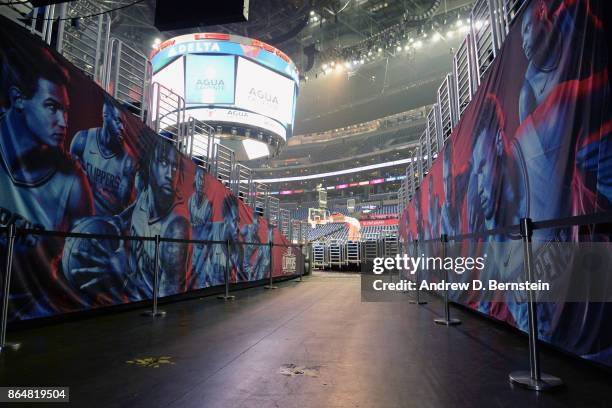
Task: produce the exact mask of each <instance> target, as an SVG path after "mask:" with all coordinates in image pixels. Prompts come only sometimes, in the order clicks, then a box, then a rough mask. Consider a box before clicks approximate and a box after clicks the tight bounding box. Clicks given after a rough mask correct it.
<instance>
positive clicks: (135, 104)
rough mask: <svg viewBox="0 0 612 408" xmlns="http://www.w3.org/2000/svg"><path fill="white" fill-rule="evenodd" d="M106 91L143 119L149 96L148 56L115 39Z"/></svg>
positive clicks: (109, 54)
mask: <svg viewBox="0 0 612 408" xmlns="http://www.w3.org/2000/svg"><path fill="white" fill-rule="evenodd" d="M105 66H107V67H108V69H107V73H106V77H105V88H106V90H107V91H108V92H109V93H110V94H111V95H113V96H114V97H115V99H117V100H119V101H121V102H123V104H124V105H126V106H127V107H128V108H129V109H130V110H131V111H132V112H133V113H134V114H136V115H138V116H140V117H141V118H144V115H145V112H146V110H145V109H143V107H145V106H147V100H148V98H149V83H150V82H151V63H150V62H149V59H148V58H147V56H146V55H144V54H142V53H141V52H140V51H138V50H136V49H134V48H132V47H130V46H129V45H127V44H125V43H124V42H123V41H121V40H119V39H117V38H112V39H111V40H110V46H109V51H108V62H107V63H106V64H105Z"/></svg>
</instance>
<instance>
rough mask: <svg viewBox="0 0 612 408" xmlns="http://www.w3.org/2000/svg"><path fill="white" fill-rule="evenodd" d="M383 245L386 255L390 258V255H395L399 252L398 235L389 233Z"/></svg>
mask: <svg viewBox="0 0 612 408" xmlns="http://www.w3.org/2000/svg"><path fill="white" fill-rule="evenodd" d="M383 247H384V251H385V252H384V253H385V257H387V258H389V257H394V256H395V255H397V254H398V248H399V247H398V242H397V235H388V236H386V237H384V238H383Z"/></svg>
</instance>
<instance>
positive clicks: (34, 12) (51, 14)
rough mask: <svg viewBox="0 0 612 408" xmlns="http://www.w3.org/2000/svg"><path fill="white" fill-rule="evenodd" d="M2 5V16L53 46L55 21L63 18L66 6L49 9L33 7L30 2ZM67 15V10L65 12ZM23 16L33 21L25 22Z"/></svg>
mask: <svg viewBox="0 0 612 408" xmlns="http://www.w3.org/2000/svg"><path fill="white" fill-rule="evenodd" d="M4 3H6V4H3V5H0V14H1V15H3V16H5V17H7V18H8V19H10V20H11V21H13V22H14V23H16V24H18V25H20V26H21V27H23V28H25V29H26V30H28V31H29V32H30V33H31V34H32V35H35V36H37V37H40V38H41V39H42V40H43V41H44V42H46V43H47V44H51V38H52V33H53V24H52V21H53V19H54V18H55V17H56V16H57V17H60V18H61V17H62V9H63V6H65V5H63V4H62V5H58V8H56V6H55V5H54V4H53V5H51V6H47V7H33V6H32V4H31V3H30V2H18V1H13V2H4ZM63 12H64V13H65V10H64V11H63ZM23 16H31V20H28V21H24V18H23Z"/></svg>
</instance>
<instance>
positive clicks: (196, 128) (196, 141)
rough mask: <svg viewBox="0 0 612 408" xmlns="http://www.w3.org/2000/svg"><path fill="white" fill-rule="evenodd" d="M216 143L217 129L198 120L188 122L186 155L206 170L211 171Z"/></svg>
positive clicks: (191, 119) (192, 119)
mask: <svg viewBox="0 0 612 408" xmlns="http://www.w3.org/2000/svg"><path fill="white" fill-rule="evenodd" d="M214 141H215V129H214V128H213V127H212V126H210V125H208V124H206V123H204V122H201V121H199V120H197V119H194V118H191V117H190V118H189V120H188V121H187V136H186V140H185V151H186V154H187V155H188V156H189V157H190V158H191V159H193V160H194V161H195V162H197V163H198V164H200V165H201V166H203V167H204V168H206V169H210V166H211V165H212V160H211V159H210V158H211V157H212V155H213V146H214Z"/></svg>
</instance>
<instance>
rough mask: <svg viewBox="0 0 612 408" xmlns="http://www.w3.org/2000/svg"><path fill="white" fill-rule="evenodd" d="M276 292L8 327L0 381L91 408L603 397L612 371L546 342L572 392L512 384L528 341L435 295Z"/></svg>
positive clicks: (321, 278)
mask: <svg viewBox="0 0 612 408" xmlns="http://www.w3.org/2000/svg"><path fill="white" fill-rule="evenodd" d="M279 286H280V288H279V289H278V290H275V291H265V290H264V289H263V288H255V289H249V290H245V291H240V292H236V295H237V300H236V301H235V302H233V303H222V302H220V301H218V300H217V299H215V298H214V297H212V298H210V297H208V298H202V299H195V300H189V301H183V302H177V303H174V304H170V305H164V306H163V307H162V308H163V309H164V310H166V311H167V312H168V315H167V317H165V318H162V319H159V320H155V321H152V320H151V319H148V318H144V317H141V316H139V311H134V310H132V311H127V312H122V313H115V314H112V315H104V316H101V317H96V318H89V319H83V320H80V321H74V322H67V323H61V324H56V325H48V326H46V327H39V328H31V329H22V330H18V331H14V330H13V331H9V336H8V337H9V340H12V341H20V342H22V348H21V350H20V351H18V352H16V353H10V354H3V355H2V356H0V384H2V385H19V386H26V385H30V386H35V385H36V386H43V385H45V386H50V385H57V386H70V400H71V406H86V407H98V406H100V407H102V406H103V407H232V408H234V407H257V408H260V407H317V408H319V407H377V408H378V407H458V406H469V407H471V406H478V407H481V406H486V407H493V406H496V407H497V406H499V407H531V406H542V407H577V406H589V407H596V406H606V404H609V400H608V398H609V395H610V392H611V391H612V376H610V375H609V374H606V373H603V372H602V371H601V370H599V369H596V368H593V367H591V366H589V365H587V364H586V363H584V362H581V361H578V360H577V359H575V358H571V357H565V356H562V355H560V354H559V353H556V352H553V351H550V350H543V353H542V365H543V367H544V369H545V370H546V371H548V372H550V373H552V374H555V375H558V376H561V377H562V378H563V379H564V380H565V381H566V383H567V384H568V386H567V387H566V388H565V389H562V390H559V391H558V392H556V393H550V394H539V395H538V394H536V393H534V392H530V391H526V390H523V389H513V388H512V387H511V386H510V385H509V383H508V380H507V376H508V373H509V372H510V371H511V370H514V369H522V368H527V364H528V361H527V339H526V337H523V336H521V335H519V334H517V333H514V332H513V331H511V330H508V329H506V328H504V327H503V326H500V325H496V324H493V323H491V322H490V321H487V320H485V319H483V318H480V317H478V316H476V315H474V314H472V313H470V312H466V311H462V310H455V309H453V314H454V316H455V317H459V318H460V319H461V320H462V321H463V324H462V325H460V326H456V327H451V328H447V327H442V326H437V325H434V324H433V322H432V319H433V318H435V317H437V316H439V314H440V312H441V304H440V302H439V301H438V300H431V299H430V303H429V304H427V305H425V306H420V307H419V306H415V305H411V304H408V303H407V302H405V303H361V301H360V281H359V276H358V275H350V274H333V273H326V274H316V275H315V276H313V277H309V278H306V279H305V281H304V282H302V283H297V282H285V283H281V284H280V285H279ZM54 406H58V405H54ZM607 406H609V405H607Z"/></svg>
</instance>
